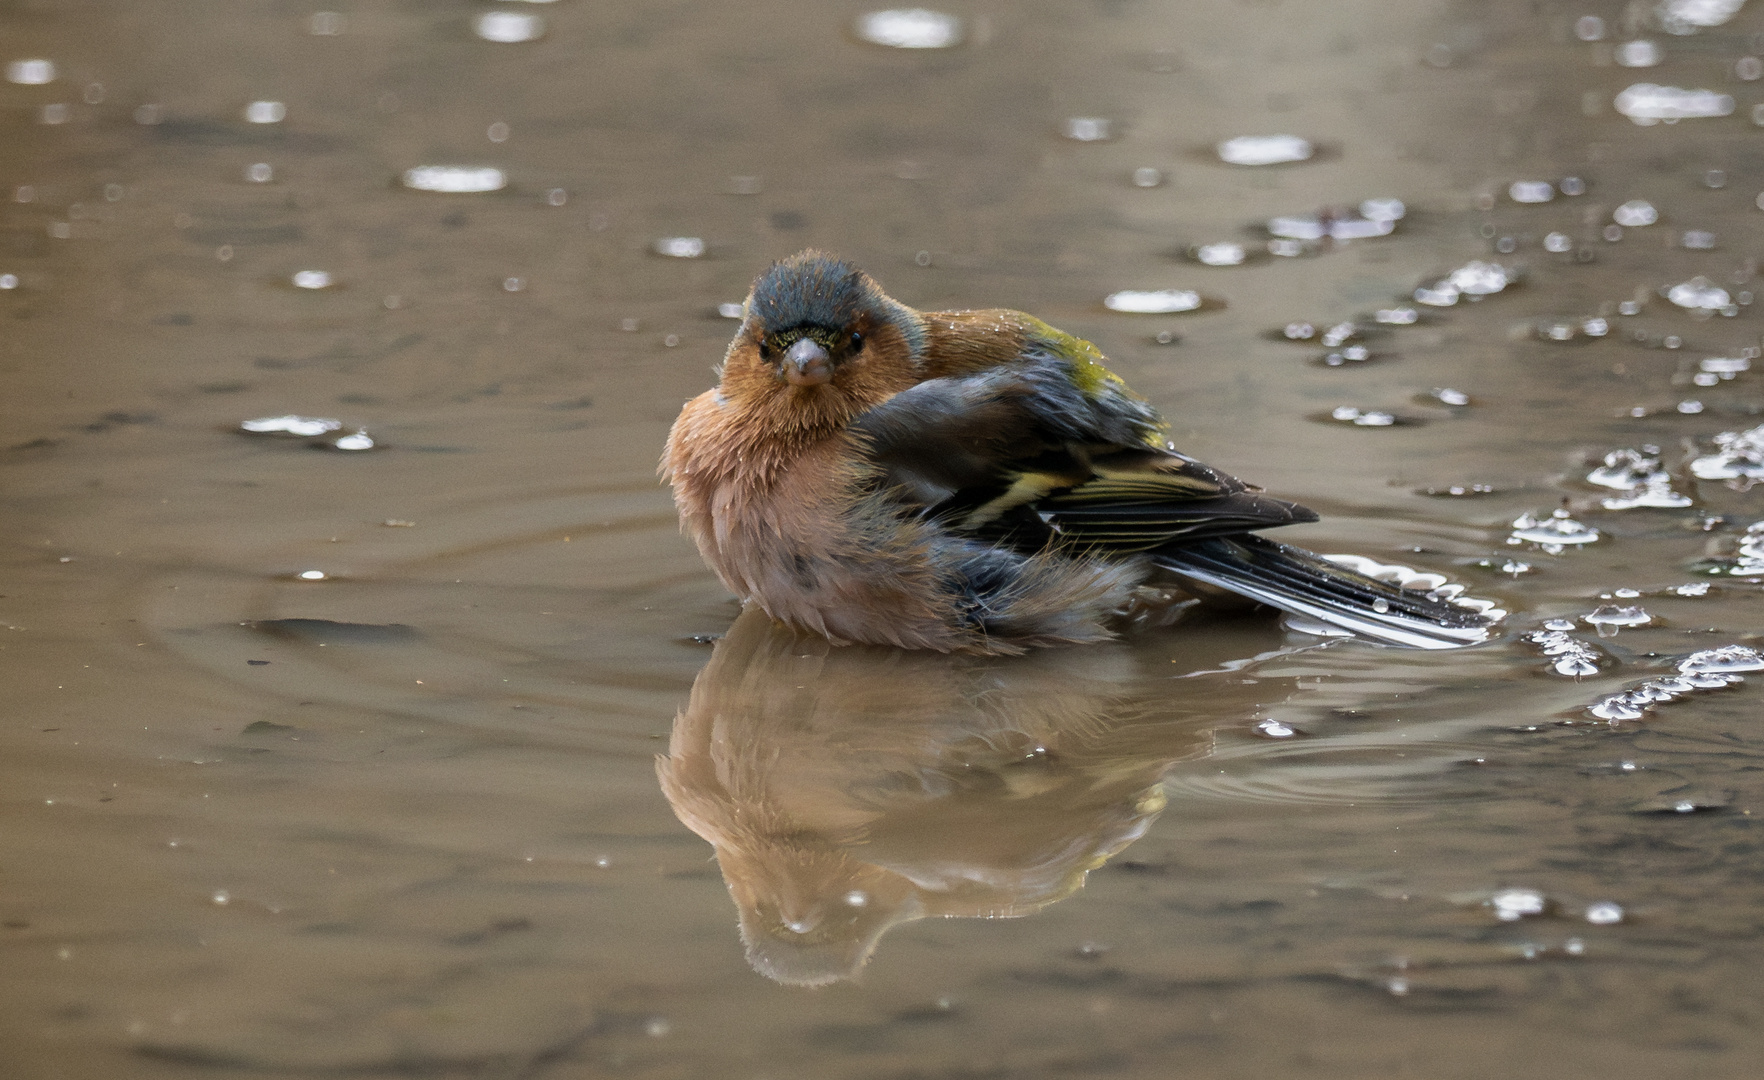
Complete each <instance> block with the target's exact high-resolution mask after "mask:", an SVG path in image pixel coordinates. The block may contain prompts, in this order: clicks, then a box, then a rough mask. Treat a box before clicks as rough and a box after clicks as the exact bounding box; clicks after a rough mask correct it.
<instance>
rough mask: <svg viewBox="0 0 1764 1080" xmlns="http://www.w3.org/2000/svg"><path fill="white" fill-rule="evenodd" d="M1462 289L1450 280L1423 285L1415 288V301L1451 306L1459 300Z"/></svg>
mask: <svg viewBox="0 0 1764 1080" xmlns="http://www.w3.org/2000/svg"><path fill="white" fill-rule="evenodd" d="M1459 295H1460V291H1459V289H1458V287H1457V286H1456V285H1453V284H1452V283H1451V282H1449V281H1439V282H1436V283H1434V284H1433V285H1423V286H1421V287H1419V288H1417V289H1416V290H1415V302H1416V303H1417V304H1426V305H1427V306H1428V307H1451V306H1452V305H1453V304H1456V303H1457V302H1458V297H1459Z"/></svg>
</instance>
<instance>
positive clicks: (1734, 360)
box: [1697, 356, 1752, 379]
mask: <svg viewBox="0 0 1764 1080" xmlns="http://www.w3.org/2000/svg"><path fill="white" fill-rule="evenodd" d="M1697 366H1698V367H1699V368H1701V369H1702V370H1703V371H1705V372H1710V373H1712V374H1715V375H1717V376H1719V377H1720V378H1723V379H1731V378H1733V377H1734V376H1735V375H1737V374H1739V373H1740V372H1742V371H1750V370H1751V368H1752V360H1751V358H1750V357H1747V356H1711V357H1708V358H1706V359H1704V360H1701V361H1699V362H1698V363H1697Z"/></svg>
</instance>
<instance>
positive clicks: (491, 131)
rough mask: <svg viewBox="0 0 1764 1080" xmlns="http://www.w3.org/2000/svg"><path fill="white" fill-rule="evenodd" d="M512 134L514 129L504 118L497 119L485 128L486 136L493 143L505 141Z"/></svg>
mask: <svg viewBox="0 0 1764 1080" xmlns="http://www.w3.org/2000/svg"><path fill="white" fill-rule="evenodd" d="M511 134H513V129H511V128H510V127H509V126H508V123H507V122H506V121H503V120H497V121H495V122H494V123H492V124H491V125H490V126H489V127H487V128H485V129H484V137H485V138H486V139H489V140H490V141H491V142H493V143H505V142H507V141H508V137H509V136H510V135H511Z"/></svg>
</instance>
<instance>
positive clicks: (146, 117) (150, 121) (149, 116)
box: [134, 105, 165, 127]
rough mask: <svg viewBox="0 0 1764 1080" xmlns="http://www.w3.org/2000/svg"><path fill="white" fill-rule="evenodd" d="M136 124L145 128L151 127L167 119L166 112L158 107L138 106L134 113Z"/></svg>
mask: <svg viewBox="0 0 1764 1080" xmlns="http://www.w3.org/2000/svg"><path fill="white" fill-rule="evenodd" d="M134 117H135V123H137V124H140V125H142V126H143V127H151V126H152V125H154V124H157V123H159V122H160V121H161V120H163V119H164V118H165V110H164V109H163V108H161V107H160V106H158V105H138V106H136V107H135V112H134Z"/></svg>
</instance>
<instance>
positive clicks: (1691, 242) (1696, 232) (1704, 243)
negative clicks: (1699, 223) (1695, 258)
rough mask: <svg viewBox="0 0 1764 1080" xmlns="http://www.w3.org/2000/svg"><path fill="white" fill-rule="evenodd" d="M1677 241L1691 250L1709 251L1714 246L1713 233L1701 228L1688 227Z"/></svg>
mask: <svg viewBox="0 0 1764 1080" xmlns="http://www.w3.org/2000/svg"><path fill="white" fill-rule="evenodd" d="M1678 242H1679V243H1680V244H1682V245H1683V246H1684V247H1686V248H1689V249H1690V250H1692V251H1710V250H1713V249H1714V247H1715V234H1714V233H1712V232H1708V231H1706V230H1703V229H1689V230H1686V232H1685V234H1684V235H1683V236H1681V237H1680V238H1679V241H1678Z"/></svg>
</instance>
